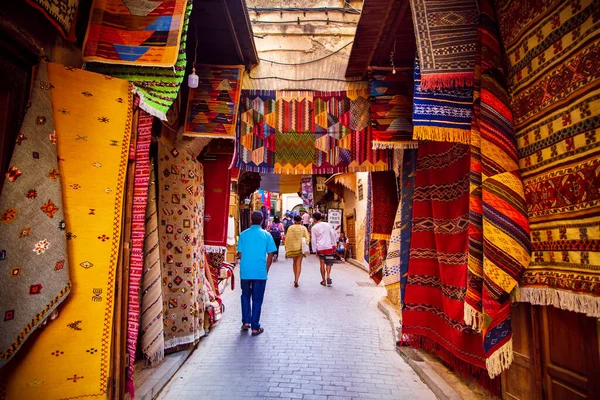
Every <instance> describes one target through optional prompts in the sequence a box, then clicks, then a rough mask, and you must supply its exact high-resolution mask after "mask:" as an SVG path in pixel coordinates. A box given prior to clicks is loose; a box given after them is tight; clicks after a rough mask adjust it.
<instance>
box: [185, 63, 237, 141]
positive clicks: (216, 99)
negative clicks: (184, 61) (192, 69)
mask: <svg viewBox="0 0 600 400" xmlns="http://www.w3.org/2000/svg"><path fill="white" fill-rule="evenodd" d="M196 67H197V69H196V74H197V75H198V78H199V79H200V82H199V84H198V87H197V88H196V89H190V92H189V97H188V103H187V113H186V119H185V124H184V126H183V129H184V131H183V134H184V135H187V136H194V137H211V138H228V139H235V123H236V122H237V111H238V105H239V102H240V93H241V84H240V82H241V80H242V74H243V73H244V69H243V68H244V67H243V66H218V65H196Z"/></svg>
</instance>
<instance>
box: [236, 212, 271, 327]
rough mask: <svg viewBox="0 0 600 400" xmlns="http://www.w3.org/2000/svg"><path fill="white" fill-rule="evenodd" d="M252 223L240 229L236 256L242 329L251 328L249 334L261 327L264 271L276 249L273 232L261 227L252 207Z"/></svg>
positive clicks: (269, 264) (265, 276)
mask: <svg viewBox="0 0 600 400" xmlns="http://www.w3.org/2000/svg"><path fill="white" fill-rule="evenodd" d="M250 218H251V220H252V226H251V227H250V228H248V229H246V230H245V231H243V232H242V233H240V238H239V241H238V248H237V250H238V253H237V256H238V258H239V259H240V282H241V285H240V286H241V287H242V296H241V303H242V330H243V331H248V330H250V329H252V336H257V335H260V334H261V333H263V332H264V331H265V330H264V328H263V327H261V326H260V313H261V310H262V303H263V299H264V295H265V288H266V285H267V275H268V273H269V269H270V268H271V263H272V262H273V253H274V252H275V251H276V250H277V247H275V241H274V240H273V236H271V234H270V233H269V232H267V231H265V230H263V229H261V224H262V222H263V215H262V213H261V212H260V211H254V212H252V215H251V217H250Z"/></svg>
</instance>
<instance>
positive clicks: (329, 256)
mask: <svg viewBox="0 0 600 400" xmlns="http://www.w3.org/2000/svg"><path fill="white" fill-rule="evenodd" d="M313 218H314V220H315V224H314V225H313V227H312V229H311V231H310V236H311V244H312V249H313V251H315V252H316V253H317V256H318V257H319V261H320V262H321V278H322V281H321V285H323V286H331V284H332V281H331V266H332V265H333V259H334V255H333V253H334V252H335V250H336V248H337V233H336V231H335V229H333V227H332V226H331V225H329V224H328V223H327V222H323V221H322V219H323V216H322V215H321V213H320V212H316V213H314V214H313ZM325 272H327V276H325Z"/></svg>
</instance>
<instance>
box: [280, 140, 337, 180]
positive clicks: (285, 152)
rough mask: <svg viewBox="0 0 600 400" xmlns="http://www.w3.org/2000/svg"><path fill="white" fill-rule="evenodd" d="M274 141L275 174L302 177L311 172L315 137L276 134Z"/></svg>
mask: <svg viewBox="0 0 600 400" xmlns="http://www.w3.org/2000/svg"><path fill="white" fill-rule="evenodd" d="M326 137H328V136H326ZM274 139H275V146H276V147H277V150H276V151H275V169H274V171H275V173H278V174H300V175H304V174H311V173H312V172H313V161H314V159H315V137H314V135H313V134H312V133H296V132H277V133H276V134H275V138H274ZM317 142H318V141H317Z"/></svg>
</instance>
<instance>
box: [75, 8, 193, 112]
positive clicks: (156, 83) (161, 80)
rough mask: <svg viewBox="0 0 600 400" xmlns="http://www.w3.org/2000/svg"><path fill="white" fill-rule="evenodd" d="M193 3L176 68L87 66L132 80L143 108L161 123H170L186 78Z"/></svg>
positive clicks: (184, 22)
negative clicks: (172, 107) (189, 25)
mask: <svg viewBox="0 0 600 400" xmlns="http://www.w3.org/2000/svg"><path fill="white" fill-rule="evenodd" d="M96 1H100V0H96ZM110 1H115V0H110ZM175 1H176V2H177V3H179V2H181V0H173V1H169V2H163V3H175ZM147 3H150V2H147ZM136 4H137V2H136ZM182 4H185V3H182ZM192 4H193V1H188V2H187V8H186V9H185V15H184V17H183V26H182V28H181V40H180V41H179V51H178V53H177V60H176V62H175V65H173V64H171V65H170V66H169V67H145V66H139V65H137V63H134V64H133V65H118V64H104V63H91V62H90V63H87V68H88V69H90V70H92V71H95V72H98V73H101V74H105V75H109V76H113V77H115V78H120V79H126V80H128V81H130V82H131V83H133V86H134V90H135V92H136V94H138V95H139V96H140V108H141V109H143V110H144V111H146V112H147V113H149V114H150V115H153V116H155V117H157V118H159V119H161V120H162V121H167V120H168V118H167V112H168V111H169V108H171V106H172V105H173V103H174V102H175V100H176V99H177V95H178V93H179V88H180V86H181V83H182V82H183V78H184V77H185V66H186V53H185V51H186V40H187V31H188V21H189V18H190V15H191V14H192Z"/></svg>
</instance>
